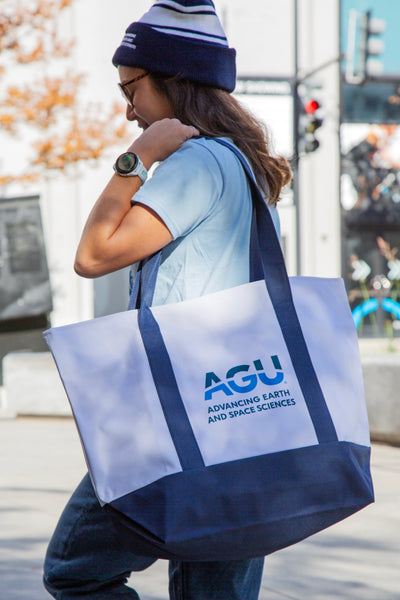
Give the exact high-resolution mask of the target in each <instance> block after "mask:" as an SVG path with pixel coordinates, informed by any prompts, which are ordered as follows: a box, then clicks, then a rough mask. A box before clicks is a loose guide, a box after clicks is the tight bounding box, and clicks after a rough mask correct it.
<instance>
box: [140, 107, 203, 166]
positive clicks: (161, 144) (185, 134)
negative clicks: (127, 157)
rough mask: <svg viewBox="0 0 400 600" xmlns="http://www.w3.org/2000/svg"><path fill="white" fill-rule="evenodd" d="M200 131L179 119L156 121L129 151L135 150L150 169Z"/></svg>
mask: <svg viewBox="0 0 400 600" xmlns="http://www.w3.org/2000/svg"><path fill="white" fill-rule="evenodd" d="M197 135H199V131H198V130H197V129H196V128H195V127H192V126H191V125H184V124H183V123H181V122H180V121H179V119H162V120H161V121H155V123H152V125H150V126H149V127H148V128H147V129H145V131H144V132H143V133H142V134H141V135H140V136H139V137H138V138H137V139H136V140H135V141H134V142H133V143H132V144H131V145H130V146H129V148H128V151H129V152H135V154H137V155H138V156H139V158H140V159H141V161H142V162H143V164H144V166H145V167H146V168H147V169H149V168H150V167H151V165H152V164H154V163H155V162H158V161H161V160H165V159H166V158H168V156H171V154H173V153H174V152H176V150H178V148H180V147H181V146H182V144H184V143H185V142H187V141H188V140H190V138H192V137H193V136H197Z"/></svg>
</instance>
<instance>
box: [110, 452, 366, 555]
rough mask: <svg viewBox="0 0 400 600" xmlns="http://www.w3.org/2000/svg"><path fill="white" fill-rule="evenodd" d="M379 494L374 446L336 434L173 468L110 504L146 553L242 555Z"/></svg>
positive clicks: (288, 540)
mask: <svg viewBox="0 0 400 600" xmlns="http://www.w3.org/2000/svg"><path fill="white" fill-rule="evenodd" d="M373 500H374V494H373V486H372V480H371V475H370V448H368V447H365V446H359V445H356V444H351V443H348V442H333V443H329V444H321V445H318V446H309V447H307V448H301V449H296V450H289V451H285V452H278V453H275V454H270V455H263V456H258V457H253V458H249V459H244V460H240V461H233V462H229V463H222V464H218V465H213V466H210V467H205V468H203V469H198V470H193V471H184V472H182V473H177V474H174V475H169V476H167V477H165V478H163V479H160V480H159V481H157V482H155V483H152V484H150V485H148V486H146V487H144V488H141V489H140V490H138V491H136V492H132V493H130V494H127V495H126V496H123V497H122V498H119V499H117V500H115V501H113V502H112V503H111V504H110V506H111V508H112V509H116V510H117V511H119V512H120V513H122V516H121V525H123V526H126V527H129V529H130V530H131V531H132V533H133V534H134V537H135V540H136V542H137V550H136V551H137V552H138V553H141V554H143V555H146V556H148V555H150V556H158V557H160V558H179V559H182V560H236V559H242V558H250V557H255V556H265V555H267V554H271V553H272V552H275V551H276V550H279V549H281V548H285V547H287V546H290V545H291V544H294V543H296V542H298V541H300V540H302V539H304V538H306V537H308V536H310V535H312V534H313V533H316V532H318V531H321V530H322V529H325V528H326V527H329V526H330V525H332V524H333V523H336V522H338V521H341V520H342V519H344V518H346V517H348V516H349V515H351V514H353V513H354V512H357V511H358V510H360V509H361V508H363V507H364V506H367V505H368V504H370V503H371V502H373ZM113 512H114V511H113ZM126 517H128V518H126Z"/></svg>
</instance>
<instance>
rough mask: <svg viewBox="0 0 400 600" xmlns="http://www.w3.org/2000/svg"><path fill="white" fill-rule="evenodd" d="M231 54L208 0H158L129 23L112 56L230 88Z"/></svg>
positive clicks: (233, 54)
mask: <svg viewBox="0 0 400 600" xmlns="http://www.w3.org/2000/svg"><path fill="white" fill-rule="evenodd" d="M235 57H236V51H235V50H234V49H233V48H229V45H228V41H227V39H226V36H225V33H224V30H223V28H222V25H221V23H220V21H219V19H218V16H217V14H216V12H215V7H214V4H213V2H212V0H161V1H160V2H155V3H154V4H153V5H152V7H151V8H150V10H149V11H148V12H147V13H145V14H144V15H143V17H142V18H141V19H140V20H139V21H138V22H135V23H131V25H129V27H128V29H127V30H126V32H125V36H124V38H123V40H122V42H121V45H120V46H119V47H118V48H117V50H116V52H115V54H114V56H113V59H112V61H113V64H114V65H115V66H118V65H124V66H126V67H138V68H141V69H145V70H147V71H152V72H154V73H160V74H163V75H171V76H172V75H177V76H178V77H180V78H182V79H189V80H190V81H193V82H195V83H202V84H204V85H209V86H213V87H217V88H222V89H224V90H227V91H229V92H232V91H233V90H234V88H235V81H236V66H235Z"/></svg>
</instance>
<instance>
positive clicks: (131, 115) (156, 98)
mask: <svg viewBox="0 0 400 600" xmlns="http://www.w3.org/2000/svg"><path fill="white" fill-rule="evenodd" d="M118 72H119V78H120V81H121V83H122V84H124V83H125V82H127V81H130V80H131V79H134V78H135V77H138V76H139V75H142V74H144V73H146V71H144V69H138V68H136V67H124V66H119V67H118ZM124 92H125V94H126V95H127V96H128V97H129V99H130V100H131V103H127V106H126V118H127V119H128V121H137V123H138V125H139V127H141V128H142V129H143V130H144V129H147V127H148V126H149V125H151V124H152V123H154V122H155V121H159V120H160V119H165V118H169V119H172V118H173V117H174V114H173V112H172V107H171V105H170V103H169V101H168V100H167V98H166V96H165V95H164V94H162V93H161V92H160V91H158V90H157V89H156V88H155V86H154V84H153V82H152V80H151V77H149V76H146V77H143V78H141V79H139V80H138V81H136V82H134V83H131V84H129V85H127V86H125V87H124Z"/></svg>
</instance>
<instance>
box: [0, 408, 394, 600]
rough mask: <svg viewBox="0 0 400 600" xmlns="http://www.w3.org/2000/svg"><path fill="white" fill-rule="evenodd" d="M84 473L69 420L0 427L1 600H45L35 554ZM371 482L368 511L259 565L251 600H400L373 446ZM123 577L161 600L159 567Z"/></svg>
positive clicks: (384, 451) (163, 580)
mask: <svg viewBox="0 0 400 600" xmlns="http://www.w3.org/2000/svg"><path fill="white" fill-rule="evenodd" d="M84 472H85V465H84V462H83V457H82V453H81V448H80V444H79V440H78V435H77V433H76V430H75V426H74V423H73V421H72V419H69V418H60V419H50V418H49V419H45V418H39V417H35V418H30V419H29V418H19V419H10V420H0V599H1V600H46V599H49V598H50V596H48V595H47V593H46V592H45V591H44V589H43V588H42V584H41V570H42V562H43V556H44V553H45V549H46V545H47V542H48V539H49V537H50V535H51V533H52V531H53V529H54V526H55V524H56V522H57V519H58V516H59V514H60V512H61V510H62V508H63V506H64V504H65V503H66V501H67V499H68V497H69V495H70V494H71V492H72V490H73V488H74V486H75V485H76V484H77V483H78V481H79V480H80V477H81V476H82V475H83V473H84ZM373 477H374V482H375V492H376V504H375V505H373V506H370V507H368V508H366V509H364V510H363V511H361V512H360V513H358V514H356V515H354V516H352V517H350V518H349V519H347V520H345V521H343V522H342V523H339V524H337V525H334V526H333V527H331V528H330V529H328V530H327V531H325V532H322V533H319V534H317V535H315V536H313V537H312V538H310V539H308V540H305V541H304V542H301V543H300V544H297V545H296V546H293V547H291V548H288V549H286V550H282V551H280V552H277V553H276V554H273V555H272V556H270V557H268V558H267V559H266V562H265V570H264V578H263V586H262V591H261V594H260V600H331V599H332V600H333V599H335V600H339V599H340V600H399V599H400V510H399V509H400V448H394V447H390V446H384V445H379V444H375V445H374V446H373ZM133 579H134V581H135V583H134V586H135V589H137V591H138V593H139V594H140V596H141V600H166V599H167V598H168V595H167V574H166V562H165V561H158V562H157V563H156V564H155V565H154V566H153V567H151V568H150V569H148V570H147V571H145V572H144V573H140V574H135V575H134V576H133V578H132V585H133ZM110 600H111V599H110ZM202 600H207V599H206V598H204V599H202ZM221 600H226V599H224V598H221Z"/></svg>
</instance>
